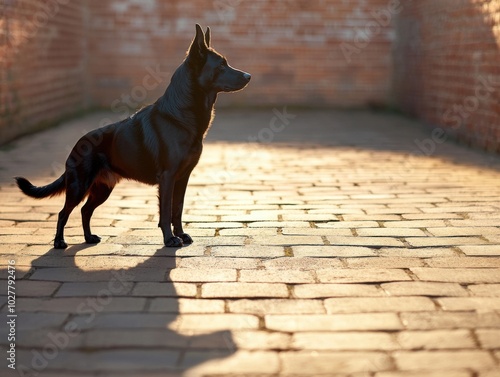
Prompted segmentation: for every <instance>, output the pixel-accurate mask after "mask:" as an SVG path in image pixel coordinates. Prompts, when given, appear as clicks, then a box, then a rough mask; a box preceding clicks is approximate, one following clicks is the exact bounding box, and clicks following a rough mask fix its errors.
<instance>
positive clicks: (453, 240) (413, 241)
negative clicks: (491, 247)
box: [406, 237, 486, 247]
mask: <svg viewBox="0 0 500 377" xmlns="http://www.w3.org/2000/svg"><path fill="white" fill-rule="evenodd" d="M406 241H407V242H408V243H409V244H410V245H411V246H413V247H434V246H462V245H482V244H485V243H486V241H485V240H483V239H482V238H479V237H439V238H437V237H428V238H406Z"/></svg>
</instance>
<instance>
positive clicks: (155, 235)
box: [0, 110, 500, 377]
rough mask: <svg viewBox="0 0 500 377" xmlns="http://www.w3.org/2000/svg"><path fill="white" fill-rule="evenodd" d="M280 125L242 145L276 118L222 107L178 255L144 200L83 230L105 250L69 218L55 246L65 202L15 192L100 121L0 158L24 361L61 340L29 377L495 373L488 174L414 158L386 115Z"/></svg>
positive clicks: (494, 196)
mask: <svg viewBox="0 0 500 377" xmlns="http://www.w3.org/2000/svg"><path fill="white" fill-rule="evenodd" d="M289 111H292V110H289ZM293 111H294V112H296V115H297V117H296V118H294V119H293V120H291V121H290V123H289V124H288V125H287V128H285V130H283V132H280V133H276V134H275V135H274V136H273V137H274V138H275V141H282V143H281V144H273V143H265V142H263V143H255V144H251V143H247V142H245V140H246V135H252V134H255V135H259V132H261V130H262V129H263V128H267V127H269V122H270V120H271V119H272V117H273V116H274V113H273V112H272V110H271V111H266V110H252V111H247V112H246V111H238V112H227V111H221V112H219V114H218V118H217V119H216V121H215V123H214V126H213V130H211V133H209V136H208V140H207V141H206V143H205V151H204V155H203V156H202V158H201V160H200V164H199V166H198V167H197V168H196V169H195V171H194V173H193V175H192V177H191V180H190V183H191V184H190V186H189V187H188V192H187V196H186V202H185V212H187V215H188V216H186V220H187V222H188V224H187V225H188V226H187V227H186V230H188V231H189V233H190V234H191V236H192V237H193V238H194V241H195V243H194V244H193V245H191V246H189V247H184V248H181V249H167V248H163V247H162V245H161V239H162V238H161V231H160V230H159V229H158V227H157V224H158V215H157V197H156V196H157V189H156V188H154V187H146V186H144V185H141V184H138V183H135V182H122V183H120V185H118V186H117V187H116V189H115V191H114V192H113V194H112V195H111V198H110V200H109V202H107V203H106V204H105V205H103V206H102V208H99V209H97V210H96V214H95V219H94V220H93V229H94V231H95V232H96V233H98V232H99V233H100V234H102V235H103V240H102V242H101V243H100V244H99V245H94V246H89V245H86V244H81V242H82V241H83V237H82V231H81V225H80V222H81V219H80V216H79V213H78V212H79V211H78V210H76V211H75V213H74V214H73V215H72V216H71V218H70V221H69V227H68V231H67V234H68V236H67V239H68V241H69V243H70V247H69V248H68V249H67V250H64V251H62V250H53V249H52V245H51V243H52V239H53V232H54V228H55V225H56V219H57V213H58V211H59V210H60V207H61V205H62V200H63V199H62V198H60V197H59V198H57V197H56V198H52V199H47V200H43V201H38V200H34V199H30V198H27V197H25V196H23V195H21V194H20V193H19V192H18V190H17V189H16V188H15V187H14V186H13V184H12V182H11V177H12V176H14V175H18V174H26V175H28V176H29V178H32V179H33V182H34V183H36V184H42V183H44V182H49V181H50V180H52V179H54V176H55V175H56V174H55V173H54V172H53V171H51V169H53V167H52V164H53V162H54V161H62V162H63V161H64V158H65V155H66V154H67V148H66V146H67V145H72V143H73V142H74V140H75V139H76V138H77V137H78V136H79V135H81V130H82V129H83V128H88V129H90V128H91V127H93V125H94V124H96V123H98V122H99V120H100V119H101V118H102V116H104V115H103V114H98V115H95V116H89V117H87V118H83V119H81V120H77V121H75V122H72V123H70V124H68V125H67V126H63V127H60V128H59V129H57V130H50V131H47V132H44V133H41V134H39V135H35V136H32V137H29V138H26V139H20V140H19V141H18V142H17V144H16V145H13V146H12V148H10V149H5V150H1V151H0V161H1V162H0V215H5V214H6V215H5V216H4V217H6V218H12V219H15V220H9V219H7V220H0V236H1V237H4V238H2V240H5V242H4V243H3V244H1V245H0V279H2V280H0V282H3V287H4V288H5V281H6V278H7V276H8V271H7V265H8V261H9V260H15V261H16V265H17V271H16V274H17V280H16V282H17V285H16V287H17V292H18V297H17V302H16V310H17V311H18V313H19V317H18V318H17V321H18V322H17V323H18V326H19V327H18V332H19V338H18V354H17V356H18V362H19V363H21V362H22V363H24V364H25V365H29V363H31V359H32V357H33V353H32V351H33V350H35V351H40V352H42V350H43V349H44V347H46V349H48V348H47V347H50V344H53V343H55V342H56V341H59V342H60V341H62V340H65V339H69V341H68V344H67V346H65V347H64V350H61V351H60V352H59V353H58V356H57V357H56V358H54V359H53V360H50V361H49V362H48V364H47V367H46V369H45V370H44V371H43V372H42V373H40V376H41V377H66V376H73V377H94V376H96V375H106V376H110V377H118V376H120V377H128V376H129V377H132V376H133V377H135V376H141V377H153V376H154V377H159V376H162V377H165V376H176V377H177V376H180V375H183V376H208V375H213V376H218V377H231V376H235V375H248V376H256V375H262V376H266V377H267V376H277V375H280V376H283V377H292V376H293V377H296V376H297V375H301V376H302V375H304V376H307V375H310V376H316V375H333V376H335V377H420V376H432V377H435V376H439V377H497V376H495V374H494V373H495V372H496V370H498V368H499V360H500V354H499V344H498V338H499V334H498V332H499V329H500V316H499V310H500V306H499V301H498V300H499V293H498V292H499V285H500V274H499V270H500V261H499V258H498V255H497V254H498V251H497V250H498V248H499V247H500V244H499V241H500V240H499V239H498V235H497V234H495V230H498V229H500V223H499V219H500V217H499V215H498V214H497V213H500V205H499V203H500V192H499V191H498V179H499V178H500V176H499V174H498V169H497V167H498V166H500V160H498V159H497V158H496V157H491V156H485V155H482V154H480V153H476V152H471V151H469V150H467V149H464V148H462V147H459V146H455V145H451V144H444V145H442V148H443V149H440V151H439V153H440V154H439V157H438V156H436V158H434V156H428V157H426V158H418V159H415V158H414V156H412V155H411V153H410V152H411V149H412V147H413V145H414V140H415V139H418V138H419V137H421V135H422V134H421V133H419V131H418V127H416V125H414V126H415V127H414V126H411V127H413V128H408V127H407V122H410V121H409V120H405V119H402V118H399V117H397V116H393V115H391V116H385V115H373V114H367V113H356V112H349V113H344V112H337V111H327V110H322V111H302V110H301V111H299V110H293ZM105 116H108V114H105ZM400 127H401V128H402V129H400ZM412 130H413V131H412ZM55 131H57V132H55ZM424 134H425V132H424ZM210 138H212V139H210ZM297 141H300V144H297ZM308 143H310V144H308ZM46 145H49V146H50V149H51V150H53V151H54V154H52V153H48V152H47V148H45V146H46ZM33 161H35V162H33ZM29 164H33V166H32V167H30V166H29ZM491 208H495V209H497V212H493V211H490V210H491ZM460 211H465V212H460ZM32 214H36V216H32ZM42 219H49V220H46V221H45V220H42ZM476 222H477V223H476ZM0 285H2V284H0ZM5 292H6V290H4V293H3V294H1V295H0V310H2V312H4V313H5V312H6V310H7V306H8V300H7V297H6V296H5ZM71 329H72V330H71ZM70 331H73V332H74V336H72V337H71V338H66V337H65V336H69V332H70ZM2 334H3V335H2ZM4 335H6V333H5V331H4V332H2V331H0V350H1V351H2V352H4V351H5V352H6V351H7V349H6V348H5V347H6V345H7V340H6V339H7V338H6V336H4ZM332 368H334V369H333V370H334V372H335V373H333V374H332ZM3 372H4V370H1V371H0V375H2V376H3V374H2V373H3Z"/></svg>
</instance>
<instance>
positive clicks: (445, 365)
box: [393, 350, 495, 370]
mask: <svg viewBox="0 0 500 377" xmlns="http://www.w3.org/2000/svg"><path fill="white" fill-rule="evenodd" d="M393 358H394V360H395V362H396V365H397V366H398V368H399V369H402V370H422V369H424V370H425V369H431V370H432V369H434V370H439V369H443V370H448V369H461V368H463V369H468V368H470V369H472V370H482V369H487V368H492V367H493V366H494V365H495V362H494V361H493V359H492V357H491V355H490V354H489V353H487V352H485V351H476V350H468V351H416V352H403V351H401V352H395V353H394V354H393Z"/></svg>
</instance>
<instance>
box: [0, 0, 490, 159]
mask: <svg viewBox="0 0 500 377" xmlns="http://www.w3.org/2000/svg"><path fill="white" fill-rule="evenodd" d="M0 12H1V14H2V16H1V18H0V68H1V70H0V142H2V141H5V140H8V139H10V138H12V137H14V136H16V135H19V134H22V133H25V132H27V131H29V130H32V129H34V128H36V127H38V126H39V125H40V124H42V123H44V122H50V121H53V120H55V119H57V118H60V117H61V116H63V115H65V114H70V113H73V112H75V111H77V110H78V109H80V108H85V107H89V106H98V107H103V108H107V109H111V110H112V111H115V112H117V113H119V114H120V115H124V116H125V115H127V114H129V113H130V110H129V109H128V107H131V108H137V107H139V106H141V105H142V104H144V103H148V102H151V101H153V100H155V99H156V98H157V97H158V96H159V95H161V94H162V93H163V91H164V90H165V87H166V86H167V84H168V82H169V80H170V75H171V74H172V72H173V70H174V69H175V68H176V67H177V66H178V65H179V64H180V62H181V61H182V59H183V58H184V55H185V51H186V49H187V48H188V45H189V43H190V41H191V39H192V37H193V34H194V24H195V23H196V22H198V23H200V24H202V25H203V26H206V25H209V26H211V28H212V36H213V38H212V40H213V46H214V47H215V48H216V49H217V50H219V51H220V52H222V53H224V54H226V55H227V56H228V58H229V61H230V63H231V64H232V65H234V66H235V67H238V68H241V69H244V70H246V71H248V72H250V73H252V75H253V79H252V82H251V84H250V85H249V87H248V88H246V89H245V90H244V91H243V92H241V93H238V94H235V95H230V94H222V95H221V96H220V97H219V104H220V105H246V106H248V105H250V106H252V105H275V104H287V105H292V104H298V105H306V106H311V105H313V106H317V105H319V106H323V105H326V106H341V107H342V106H349V107H353V106H354V107H361V106H385V105H388V104H395V105H396V106H399V107H401V108H402V109H403V110H404V111H406V112H409V113H412V114H415V115H417V116H419V117H421V118H422V119H424V120H426V121H428V122H429V123H431V124H433V125H435V126H439V127H443V128H446V129H447V130H448V131H449V132H451V133H453V134H455V135H456V136H457V137H459V138H461V139H463V140H466V141H467V142H468V143H470V144H474V145H479V146H481V147H483V148H486V149H490V150H499V144H500V141H499V140H500V135H499V134H500V126H499V123H500V121H499V114H500V108H499V102H498V98H499V97H500V96H499V95H498V90H500V84H498V82H499V81H500V76H499V74H500V73H499V70H500V64H499V62H500V59H499V58H500V56H499V46H500V36H499V30H500V25H499V23H500V21H499V18H498V15H499V13H500V4H499V2H498V1H495V0H418V1H417V0H413V1H411V0H348V1H347V0H210V1H206V0H184V1H181V0H170V1H162V0H107V1H102V0H82V1H76V0H44V1H41V0H3V3H2V5H1V6H0ZM495 33H496V34H495ZM436 135H437V134H436ZM442 139H443V138H441V139H439V140H437V141H435V140H431V141H432V142H433V143H434V145H438V144H439V142H442Z"/></svg>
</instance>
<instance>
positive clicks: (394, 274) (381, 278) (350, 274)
mask: <svg viewBox="0 0 500 377" xmlns="http://www.w3.org/2000/svg"><path fill="white" fill-rule="evenodd" d="M316 275H317V276H318V279H319V281H320V282H321V283H379V282H388V281H407V280H412V279H411V278H410V277H409V276H408V275H407V274H406V273H405V272H404V271H403V270H399V269H387V270H385V269H371V268H370V269H368V268H367V269H356V270H351V269H343V270H326V269H323V270H318V271H316Z"/></svg>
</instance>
